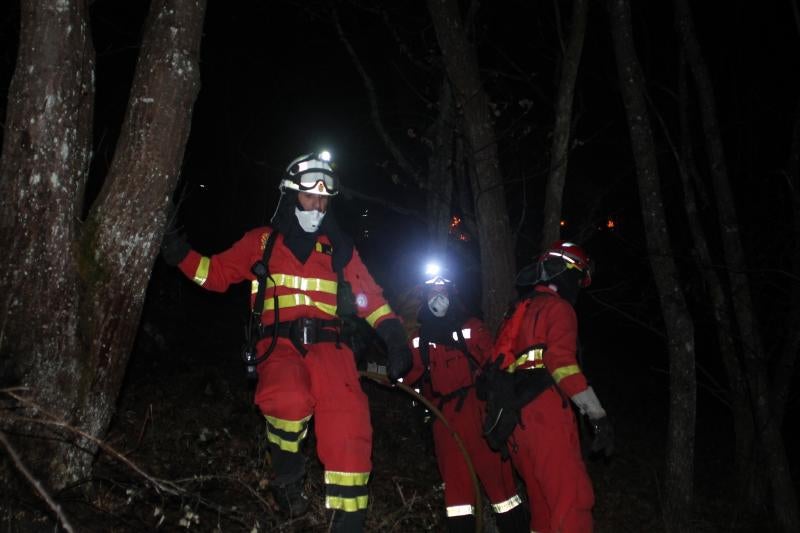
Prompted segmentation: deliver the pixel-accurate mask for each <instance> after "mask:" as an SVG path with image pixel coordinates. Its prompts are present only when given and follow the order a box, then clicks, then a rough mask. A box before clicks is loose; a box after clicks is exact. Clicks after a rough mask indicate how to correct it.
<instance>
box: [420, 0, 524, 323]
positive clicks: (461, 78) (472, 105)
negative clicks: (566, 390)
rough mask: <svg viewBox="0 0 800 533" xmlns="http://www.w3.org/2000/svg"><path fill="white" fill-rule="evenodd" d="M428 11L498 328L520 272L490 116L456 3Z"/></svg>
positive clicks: (488, 311) (440, 0)
mask: <svg viewBox="0 0 800 533" xmlns="http://www.w3.org/2000/svg"><path fill="white" fill-rule="evenodd" d="M428 11H429V12H430V14H431V18H432V20H433V25H434V27H435V29H436V37H437V40H438V42H439V47H440V48H441V50H442V56H443V57H444V63H445V68H446V71H447V75H448V77H449V78H450V81H451V82H452V86H453V92H454V93H455V100H456V103H457V106H458V108H459V109H460V110H461V111H462V112H463V117H464V125H465V136H466V140H467V142H468V144H469V149H470V159H471V161H473V164H472V170H473V171H472V172H471V173H470V174H471V180H472V183H471V185H472V193H473V198H474V204H475V217H476V221H477V226H478V240H479V243H480V256H481V279H482V283H481V288H482V291H483V294H482V301H483V312H484V316H485V319H486V323H487V325H488V327H490V328H491V329H494V328H495V327H496V326H497V325H498V324H499V322H500V319H501V317H502V315H503V313H504V312H505V310H506V307H507V305H508V302H509V300H510V299H511V297H512V292H513V280H514V275H515V273H516V272H515V271H516V268H515V264H514V253H513V249H512V242H511V227H510V225H509V221H508V211H507V209H506V200H505V192H504V188H503V177H502V175H501V172H500V162H499V160H498V157H497V145H496V139H495V133H494V124H493V120H492V114H491V111H490V109H489V100H488V98H487V96H486V93H485V91H484V90H483V86H482V84H481V80H480V76H479V72H478V59H477V56H476V55H475V51H474V50H473V48H472V46H471V44H470V43H469V42H468V41H467V37H466V34H465V31H464V27H463V24H462V22H461V15H460V13H459V10H458V2H457V1H456V0H428Z"/></svg>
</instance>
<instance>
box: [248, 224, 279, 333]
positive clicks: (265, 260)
mask: <svg viewBox="0 0 800 533" xmlns="http://www.w3.org/2000/svg"><path fill="white" fill-rule="evenodd" d="M277 238H278V230H276V229H274V228H273V230H272V231H271V232H270V233H269V236H268V237H267V242H266V243H265V244H264V253H263V254H262V255H261V260H260V261H256V262H255V263H253V266H252V267H250V272H252V273H253V274H254V275H255V277H256V279H257V280H258V289H257V290H256V299H255V301H254V302H253V307H252V309H250V323H249V327H248V328H247V335H248V342H249V343H250V344H252V345H255V343H256V342H258V339H259V334H258V332H257V329H258V326H259V325H260V324H261V313H262V312H263V310H264V294H265V292H266V290H267V278H269V277H270V273H269V258H270V256H271V255H272V249H273V248H274V247H275V241H276V240H277ZM276 303H277V302H276ZM277 312H278V308H277V306H276V307H275V313H276V323H277Z"/></svg>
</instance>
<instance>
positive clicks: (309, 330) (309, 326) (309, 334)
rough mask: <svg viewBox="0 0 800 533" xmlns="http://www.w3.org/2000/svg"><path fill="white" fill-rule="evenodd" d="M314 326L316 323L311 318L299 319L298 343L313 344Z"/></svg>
mask: <svg viewBox="0 0 800 533" xmlns="http://www.w3.org/2000/svg"><path fill="white" fill-rule="evenodd" d="M315 325H316V323H315V321H314V319H313V318H308V317H302V318H300V330H301V331H300V341H301V342H302V343H303V344H313V342H314V340H315V337H316V335H315V331H314V326H315Z"/></svg>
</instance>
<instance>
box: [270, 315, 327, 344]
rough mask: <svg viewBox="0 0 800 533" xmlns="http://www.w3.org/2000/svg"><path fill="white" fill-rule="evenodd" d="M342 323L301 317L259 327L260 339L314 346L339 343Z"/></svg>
mask: <svg viewBox="0 0 800 533" xmlns="http://www.w3.org/2000/svg"><path fill="white" fill-rule="evenodd" d="M341 327H342V322H341V320H338V319H329V320H326V319H322V318H306V317H301V318H298V319H297V320H292V321H289V322H279V323H278V324H277V325H276V324H270V325H263V324H262V325H261V326H259V328H258V329H259V335H260V336H261V338H262V339H263V338H265V337H272V336H273V335H276V334H277V336H278V337H285V338H287V339H290V340H291V341H292V342H293V343H294V344H295V345H297V344H301V345H303V344H316V343H318V342H337V343H338V342H339V340H340V334H341Z"/></svg>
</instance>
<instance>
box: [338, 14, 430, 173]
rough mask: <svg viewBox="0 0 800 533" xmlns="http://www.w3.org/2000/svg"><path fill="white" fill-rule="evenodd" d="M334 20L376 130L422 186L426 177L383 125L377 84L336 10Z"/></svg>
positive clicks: (404, 169)
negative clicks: (365, 66)
mask: <svg viewBox="0 0 800 533" xmlns="http://www.w3.org/2000/svg"><path fill="white" fill-rule="evenodd" d="M333 20H334V24H335V25H336V33H337V34H338V35H339V40H340V41H341V42H342V44H343V45H344V47H345V49H346V50H347V53H348V54H349V55H350V58H351V59H352V61H353V66H355V68H356V70H357V71H358V73H359V75H360V76H361V81H362V82H363V83H364V89H366V91H367V97H368V98H369V107H370V116H371V118H372V125H373V126H374V127H375V130H376V131H377V132H378V135H379V136H380V138H381V140H383V144H384V145H386V148H387V149H388V150H389V152H390V153H391V154H392V156H393V157H394V158H395V160H396V161H397V164H398V165H399V166H400V168H401V169H403V171H404V172H406V173H407V174H408V175H409V176H411V178H413V180H414V181H415V182H416V183H417V185H419V186H422V184H423V183H424V179H423V178H422V176H420V175H419V173H418V172H417V171H416V169H415V168H414V166H413V165H412V164H411V163H410V162H409V161H408V160H407V159H406V158H405V156H404V155H403V153H402V152H401V151H400V148H398V146H397V144H395V142H394V141H393V140H392V138H391V137H390V136H389V133H388V132H387V131H386V128H384V126H383V121H382V119H381V114H380V111H379V110H378V97H377V96H376V93H375V86H374V84H373V83H372V78H370V76H369V74H367V71H366V70H365V69H364V66H363V65H362V64H361V60H360V59H359V58H358V54H356V51H355V49H353V46H352V45H351V44H350V41H349V40H348V39H347V36H346V35H345V34H344V30H343V29H342V25H341V23H340V22H339V15H338V13H337V12H336V11H335V10H334V11H333Z"/></svg>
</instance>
